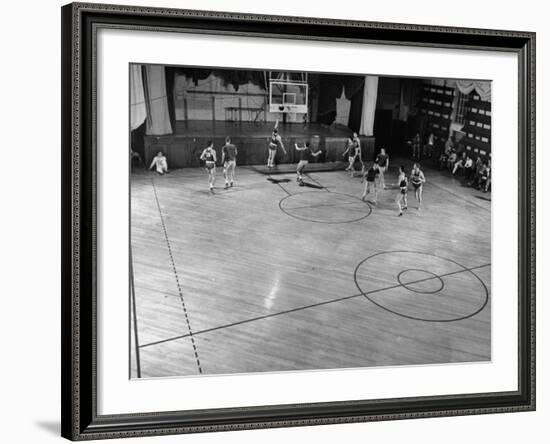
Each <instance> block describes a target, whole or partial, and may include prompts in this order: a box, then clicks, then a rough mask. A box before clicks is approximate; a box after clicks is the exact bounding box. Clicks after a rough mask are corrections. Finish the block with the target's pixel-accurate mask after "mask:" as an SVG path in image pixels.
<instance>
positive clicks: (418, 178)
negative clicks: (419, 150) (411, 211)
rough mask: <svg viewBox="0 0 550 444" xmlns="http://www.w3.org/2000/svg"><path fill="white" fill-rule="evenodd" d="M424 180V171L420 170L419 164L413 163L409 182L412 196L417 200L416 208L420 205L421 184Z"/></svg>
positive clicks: (418, 208)
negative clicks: (411, 187) (412, 192)
mask: <svg viewBox="0 0 550 444" xmlns="http://www.w3.org/2000/svg"><path fill="white" fill-rule="evenodd" d="M424 182H426V178H425V177H424V173H423V172H422V171H421V170H420V166H419V165H418V164H417V163H415V164H414V165H413V169H412V172H411V183H412V185H413V188H414V197H415V198H416V200H417V202H418V206H417V207H416V209H417V210H420V207H421V206H422V185H423V184H424Z"/></svg>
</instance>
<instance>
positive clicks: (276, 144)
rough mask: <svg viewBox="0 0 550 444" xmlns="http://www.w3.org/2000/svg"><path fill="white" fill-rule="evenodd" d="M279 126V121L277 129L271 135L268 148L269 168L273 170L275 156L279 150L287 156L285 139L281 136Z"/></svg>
mask: <svg viewBox="0 0 550 444" xmlns="http://www.w3.org/2000/svg"><path fill="white" fill-rule="evenodd" d="M278 126H279V120H277V121H276V122H275V127H274V128H273V132H272V133H271V138H270V139H269V146H268V156H267V167H268V168H273V167H274V166H275V156H276V155H277V149H279V148H281V149H282V150H283V153H285V156H286V150H285V146H284V145H283V139H282V138H281V135H280V134H279V130H278V129H277V127H278Z"/></svg>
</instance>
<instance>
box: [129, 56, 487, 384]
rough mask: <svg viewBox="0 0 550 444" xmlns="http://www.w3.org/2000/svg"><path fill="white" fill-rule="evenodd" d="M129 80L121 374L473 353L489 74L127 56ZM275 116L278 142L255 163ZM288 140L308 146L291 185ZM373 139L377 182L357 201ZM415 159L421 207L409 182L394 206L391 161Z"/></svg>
mask: <svg viewBox="0 0 550 444" xmlns="http://www.w3.org/2000/svg"><path fill="white" fill-rule="evenodd" d="M129 76H130V91H129V93H130V103H129V106H130V113H129V114H130V128H129V140H130V143H129V144H130V147H129V166H128V168H129V169H130V221H129V224H130V271H131V272H130V276H129V279H130V294H129V298H128V303H129V311H130V319H131V325H130V329H129V340H130V347H129V350H130V352H129V369H130V370H129V371H130V377H131V378H153V377H179V376H193V375H195V376H196V375H201V374H205V375H206V374H208V375H219V374H235V373H251V372H283V371H311V370H320V369H323V370H328V369H345V368H357V367H376V366H395V365H433V364H445V363H462V362H480V361H490V360H491V298H490V295H491V184H490V171H491V82H490V81H486V80H478V79H432V78H409V77H390V76H378V75H371V74H344V73H312V72H274V71H266V70H259V69H258V70H243V69H233V68H223V69H222V68H217V67H187V66H164V65H139V64H133V65H131V66H130V70H129ZM275 126H276V127H277V131H278V134H279V135H280V138H281V144H282V146H283V147H284V150H283V149H277V153H276V158H275V163H276V164H275V166H274V167H272V168H268V167H267V165H266V159H267V157H268V150H269V143H270V140H271V138H272V134H273V129H274V127H275ZM227 137H229V138H230V139H231V143H232V144H234V145H235V147H236V148H237V155H236V169H235V179H234V185H233V186H231V187H228V186H225V183H224V182H225V181H224V168H223V165H221V164H220V160H221V158H222V147H223V146H224V144H225V143H226V142H225V141H226V138H227ZM349 138H352V139H354V140H355V139H357V140H358V144H359V145H360V148H361V150H360V158H359V159H355V160H354V161H353V165H351V170H350V164H349V162H348V159H349V157H348V155H347V154H346V153H345V151H346V146H347V145H346V144H347V141H348V140H349ZM210 142H212V143H213V147H214V150H215V151H216V157H217V165H216V168H215V170H216V172H215V175H216V182H215V185H214V188H213V190H210V189H209V182H208V180H209V179H208V172H207V171H206V168H205V165H204V161H203V160H201V153H203V151H204V149H205V148H206V147H207V145H208V144H209V143H210ZM306 143H307V144H308V145H309V147H310V150H311V152H313V153H317V152H320V153H319V155H317V156H315V157H313V156H312V157H311V159H310V160H309V163H307V165H306V166H305V168H304V170H303V181H302V182H301V183H300V182H298V181H297V173H296V167H297V163H298V161H299V160H300V153H299V151H298V150H297V149H296V148H295V144H297V145H298V146H303V145H304V144H306ZM382 148H383V149H385V151H386V153H387V154H388V156H389V162H388V168H387V170H386V172H385V175H384V176H385V183H386V186H385V188H382V187H380V186H379V187H378V189H377V196H376V198H375V199H374V200H373V199H371V198H369V199H366V200H364V199H363V198H362V194H363V191H364V183H363V181H364V173H365V171H366V169H368V168H369V167H371V166H372V165H373V163H374V161H375V159H377V157H378V156H379V154H380V150H381V149H382ZM159 152H161V153H162V155H163V156H165V159H166V163H167V167H168V171H167V172H166V173H165V174H159V173H158V172H157V171H155V169H154V168H151V166H152V165H151V164H152V162H153V160H154V159H155V156H157V154H158V153H159ZM414 164H418V165H419V167H420V169H421V170H422V172H423V174H424V176H425V183H424V184H423V185H422V204H421V205H419V202H418V199H417V198H416V193H415V190H414V189H413V187H412V186H410V183H409V186H408V193H407V199H408V205H407V209H406V210H404V211H402V215H401V216H399V210H398V205H397V203H396V202H397V200H398V199H399V198H400V197H401V194H400V187H399V182H398V170H399V168H400V167H401V166H402V167H403V169H404V171H405V173H406V176H407V177H410V175H411V170H412V168H413V165H414Z"/></svg>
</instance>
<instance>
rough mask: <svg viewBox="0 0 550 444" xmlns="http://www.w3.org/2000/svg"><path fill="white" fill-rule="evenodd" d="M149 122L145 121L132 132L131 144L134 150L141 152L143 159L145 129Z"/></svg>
mask: <svg viewBox="0 0 550 444" xmlns="http://www.w3.org/2000/svg"><path fill="white" fill-rule="evenodd" d="M146 128H147V123H146V122H145V121H144V122H143V123H142V124H141V125H140V126H138V127H137V128H136V129H135V130H133V131H132V132H131V133H130V146H131V148H132V150H133V151H135V152H136V153H139V155H140V156H141V158H142V159H145V143H144V138H145V129H146Z"/></svg>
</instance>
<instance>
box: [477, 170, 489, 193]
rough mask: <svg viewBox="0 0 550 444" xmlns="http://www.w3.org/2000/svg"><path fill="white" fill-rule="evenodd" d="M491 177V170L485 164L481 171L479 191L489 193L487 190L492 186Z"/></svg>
mask: <svg viewBox="0 0 550 444" xmlns="http://www.w3.org/2000/svg"><path fill="white" fill-rule="evenodd" d="M490 177H491V169H490V168H489V166H488V165H487V164H486V163H483V167H482V169H481V171H480V177H479V181H478V185H477V189H478V190H481V189H482V190H483V191H484V192H487V189H488V188H489V186H490V185H491V182H490Z"/></svg>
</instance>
